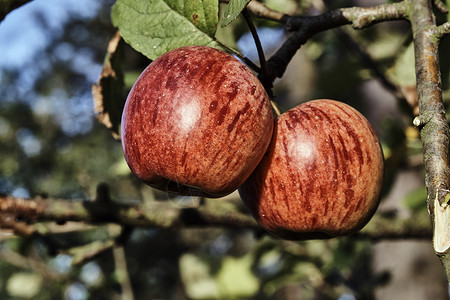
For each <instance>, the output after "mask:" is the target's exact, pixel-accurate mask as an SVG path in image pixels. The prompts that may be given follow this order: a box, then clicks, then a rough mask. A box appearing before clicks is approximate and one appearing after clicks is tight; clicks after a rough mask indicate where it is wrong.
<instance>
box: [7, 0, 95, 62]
mask: <svg viewBox="0 0 450 300" xmlns="http://www.w3.org/2000/svg"><path fill="white" fill-rule="evenodd" d="M98 8H99V3H98V2H97V1H95V0H64V1H62V0H34V1H32V2H29V3H28V4H26V5H24V6H21V7H20V8H19V9H16V10H14V11H12V12H11V13H10V14H8V15H7V16H6V18H5V19H4V20H3V22H1V23H0V45H2V46H1V47H0V68H15V67H21V66H23V65H24V64H28V63H30V62H31V61H30V59H31V58H32V57H33V55H34V54H35V53H36V52H39V51H43V50H44V49H45V47H46V46H47V44H48V42H49V40H50V39H49V37H48V35H49V33H52V34H62V31H61V30H62V26H61V25H62V24H64V23H65V22H66V21H68V20H69V18H71V17H78V18H91V17H94V16H95V15H96V13H97V10H98ZM38 12H40V13H42V16H43V17H44V19H45V21H46V23H47V24H48V28H47V31H43V28H42V27H41V26H40V24H39V23H38V21H37V20H36V13H38Z"/></svg>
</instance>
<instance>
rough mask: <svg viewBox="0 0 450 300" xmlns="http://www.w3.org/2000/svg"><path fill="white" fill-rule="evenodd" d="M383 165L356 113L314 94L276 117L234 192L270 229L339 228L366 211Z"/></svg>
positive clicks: (362, 219)
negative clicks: (265, 145) (266, 142)
mask: <svg viewBox="0 0 450 300" xmlns="http://www.w3.org/2000/svg"><path fill="white" fill-rule="evenodd" d="M383 165H384V163H383V154H382V151H381V147H380V143H379V141H378V138H377V136H376V134H375V132H374V130H373V129H372V127H371V125H370V124H369V122H368V121H367V120H366V119H365V118H364V116H363V115H361V114H360V113H359V112H358V111H356V110H355V109H354V108H352V107H350V106H348V105H347V104H344V103H342V102H337V101H333V100H314V101H309V102H306V103H303V104H301V105H299V106H297V107H295V108H293V109H291V110H289V111H287V112H285V113H283V114H282V115H281V116H280V117H279V118H278V119H277V121H276V124H275V128H274V135H273V138H272V141H271V144H270V146H269V149H268V151H267V153H266V155H265V156H264V158H263V159H262V161H261V163H260V164H259V166H258V167H257V169H256V170H255V171H254V172H253V174H252V175H251V176H250V177H249V179H248V180H247V181H246V182H245V183H244V184H243V186H242V187H240V188H239V192H240V195H241V198H242V199H243V201H244V203H245V204H246V205H247V207H248V208H249V210H250V212H251V213H252V214H253V216H254V217H255V218H256V220H257V221H258V222H259V223H260V224H261V225H262V226H263V227H264V228H265V229H266V230H267V231H269V232H271V233H273V234H274V235H277V236H279V237H282V238H286V239H298V240H301V239H309V238H327V237H332V236H339V235H345V234H349V233H352V232H355V231H357V230H359V229H361V228H362V227H363V226H364V225H365V224H366V223H367V222H368V220H369V219H370V218H371V217H372V215H373V214H374V212H375V210H376V208H377V206H378V203H379V199H380V191H381V186H382V178H383Z"/></svg>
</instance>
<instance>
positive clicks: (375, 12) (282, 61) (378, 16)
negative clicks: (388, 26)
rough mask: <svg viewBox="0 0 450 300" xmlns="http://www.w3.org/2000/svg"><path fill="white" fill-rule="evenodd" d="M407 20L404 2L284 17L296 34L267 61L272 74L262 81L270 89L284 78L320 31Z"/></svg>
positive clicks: (289, 27)
mask: <svg viewBox="0 0 450 300" xmlns="http://www.w3.org/2000/svg"><path fill="white" fill-rule="evenodd" d="M407 18H408V14H407V10H406V5H405V3H404V2H398V3H392V4H383V5H379V6H374V7H364V8H363V7H349V8H341V9H336V10H331V11H329V12H326V13H323V14H320V15H317V16H285V17H283V23H284V25H285V28H286V30H288V31H292V32H293V33H292V34H291V36H290V37H289V38H288V39H287V40H286V41H285V42H284V43H283V45H281V47H280V48H279V49H278V50H277V52H276V53H275V54H274V55H273V56H272V57H271V58H270V59H269V60H268V61H267V64H268V68H269V71H270V73H269V75H268V76H267V77H264V78H260V79H261V81H262V82H264V84H265V85H266V86H269V85H270V84H273V81H274V80H275V78H277V77H282V76H283V74H284V71H285V70H286V67H287V65H288V64H289V62H290V61H291V59H292V58H293V57H294V55H295V53H296V52H297V50H298V49H300V47H301V46H302V45H303V44H304V43H306V41H307V40H308V39H309V38H311V37H312V36H314V35H315V34H317V33H319V32H323V31H325V30H329V29H332V28H337V27H340V26H343V25H348V24H351V25H352V26H353V28H356V29H361V28H365V27H368V26H371V25H373V24H376V23H379V22H383V21H390V20H406V19H407Z"/></svg>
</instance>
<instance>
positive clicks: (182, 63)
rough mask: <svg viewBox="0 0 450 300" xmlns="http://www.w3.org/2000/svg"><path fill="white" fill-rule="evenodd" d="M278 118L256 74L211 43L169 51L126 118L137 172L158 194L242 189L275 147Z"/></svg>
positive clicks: (130, 159) (133, 96)
mask: <svg viewBox="0 0 450 300" xmlns="http://www.w3.org/2000/svg"><path fill="white" fill-rule="evenodd" d="M272 131H273V114H272V110H271V106H270V103H269V98H268V96H267V94H266V92H265V90H264V88H263V86H262V84H261V83H260V81H259V80H258V79H257V78H256V76H255V75H254V74H253V73H252V72H251V71H250V70H249V69H248V68H247V67H246V66H245V65H244V64H243V63H241V62H240V61H239V60H237V59H236V58H234V57H233V56H232V55H230V54H227V53H225V52H222V51H219V50H217V49H213V48H210V47H204V46H190V47H182V48H178V49H175V50H172V51H169V52H167V53H165V54H164V55H162V56H160V57H159V58H158V59H156V60H155V61H154V62H152V63H151V64H150V65H149V66H148V67H147V68H146V69H145V70H144V71H143V73H142V74H141V75H140V77H139V78H138V80H137V81H136V83H135V84H134V86H133V88H132V90H131V91H130V93H129V95H128V98H127V101H126V104H125V108H124V111H123V115H122V124H121V137H122V147H123V151H124V155H125V159H126V161H127V163H128V165H129V167H130V169H131V170H132V172H133V173H134V174H135V175H136V176H137V177H138V178H140V179H142V180H143V181H144V182H145V183H147V184H148V185H150V186H152V187H155V188H157V189H160V190H163V191H167V192H173V193H177V194H187V195H203V196H208V197H220V196H224V195H226V194H229V193H231V192H233V191H234V190H236V189H237V188H238V187H239V186H240V185H241V184H242V183H243V182H244V181H245V179H247V177H248V176H249V175H250V174H251V172H252V171H253V170H254V169H255V168H256V166H257V165H258V163H259V161H260V160H261V158H262V156H263V155H264V152H265V151H266V150H267V147H268V145H269V143H270V139H271V136H272Z"/></svg>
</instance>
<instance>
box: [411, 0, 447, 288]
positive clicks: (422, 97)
mask: <svg viewBox="0 0 450 300" xmlns="http://www.w3.org/2000/svg"><path fill="white" fill-rule="evenodd" d="M408 3H409V6H410V11H411V18H410V19H411V27H412V32H413V39H414V51H415V64H416V82H417V90H418V101H419V116H418V117H417V118H416V119H415V120H414V124H415V125H418V126H419V127H420V128H421V130H420V135H421V139H422V144H423V153H424V164H425V185H426V187H427V191H428V196H427V205H428V210H429V213H430V217H431V220H432V223H433V227H434V236H433V245H434V249H435V252H436V253H437V254H438V255H439V256H440V258H441V261H442V262H443V264H444V266H445V267H446V271H447V276H448V279H450V268H449V265H450V262H449V259H450V257H449V254H450V227H449V215H450V208H449V207H448V201H449V198H450V191H449V189H450V169H449V140H450V139H449V127H448V124H447V120H446V117H445V110H444V105H443V103H442V91H441V77H440V69H439V55H438V46H439V39H436V37H435V35H434V33H435V29H436V23H435V18H434V15H433V12H432V7H431V3H430V1H428V0H409V1H408Z"/></svg>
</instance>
